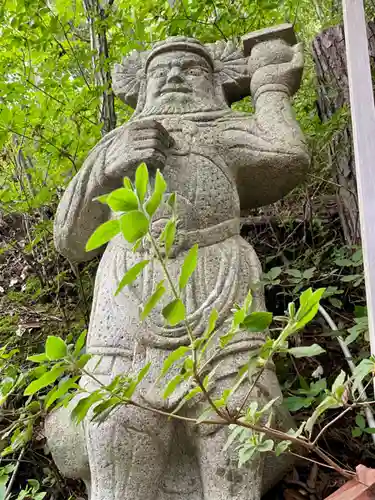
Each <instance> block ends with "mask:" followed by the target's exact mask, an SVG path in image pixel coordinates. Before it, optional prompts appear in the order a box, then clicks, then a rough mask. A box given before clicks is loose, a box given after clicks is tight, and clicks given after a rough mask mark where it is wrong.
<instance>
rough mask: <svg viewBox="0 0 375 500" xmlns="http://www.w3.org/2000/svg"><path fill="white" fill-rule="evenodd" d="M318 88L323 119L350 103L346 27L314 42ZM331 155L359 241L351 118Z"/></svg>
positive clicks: (374, 28)
mask: <svg viewBox="0 0 375 500" xmlns="http://www.w3.org/2000/svg"><path fill="white" fill-rule="evenodd" d="M368 40H369V53H370V59H371V64H372V65H373V64H374V63H375V24H374V23H372V22H370V23H368ZM312 52H313V58H314V61H315V67H316V74H317V83H318V85H317V90H318V100H317V106H318V112H319V115H320V118H321V120H322V121H323V122H325V121H327V120H329V119H330V118H332V116H333V115H334V114H335V113H336V112H338V111H340V110H341V109H342V108H343V106H345V105H349V88H348V76H347V67H346V55H345V39H344V28H343V26H341V25H340V26H333V27H331V28H328V29H326V30H324V31H323V32H322V33H320V34H319V35H318V36H317V37H316V38H315V39H314V41H313V44H312ZM330 158H331V167H332V173H333V177H334V181H335V183H336V184H337V191H336V196H337V205H338V211H339V214H340V219H341V225H342V229H343V233H344V237H345V241H346V243H347V244H348V245H354V244H358V243H360V227H359V211H358V198H357V185H356V174H355V164H354V155H353V147H352V130H351V125H350V119H348V120H347V124H346V125H345V126H344V127H342V128H341V129H340V130H339V131H338V132H337V133H336V134H335V136H334V137H333V139H332V141H331V144H330Z"/></svg>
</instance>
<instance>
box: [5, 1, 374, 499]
mask: <svg viewBox="0 0 375 500" xmlns="http://www.w3.org/2000/svg"><path fill="white" fill-rule="evenodd" d="M90 9H92V11H90ZM368 9H369V16H371V15H372V13H373V12H372V10H373V6H372V4H371V3H370V4H369V5H368ZM89 18H93V20H94V21H93V27H94V32H95V33H100V34H102V35H105V37H106V39H107V42H108V50H109V53H108V57H107V58H103V57H98V55H97V53H96V52H93V51H92V45H91V40H90V26H89ZM285 22H291V23H293V25H294V28H295V31H296V33H297V37H298V39H299V40H301V41H303V42H304V43H305V56H306V66H305V73H304V79H303V84H302V87H301V90H300V91H299V92H298V94H297V95H296V97H295V98H294V107H295V110H296V113H297V117H298V119H299V121H300V123H301V126H302V128H303V130H304V132H305V134H306V137H307V140H308V143H309V146H310V149H311V152H312V168H311V173H310V176H309V178H308V180H307V183H306V185H305V186H303V187H301V188H300V189H297V190H296V191H295V192H294V193H292V194H291V195H290V196H289V197H288V198H287V200H286V201H283V202H280V203H279V204H276V205H275V206H274V207H272V208H267V207H266V208H264V209H260V210H257V211H256V212H254V213H252V214H251V216H253V217H255V219H261V218H262V217H264V216H266V217H268V219H267V220H268V222H267V223H266V224H265V225H264V224H263V225H262V224H260V225H257V226H253V225H252V222H251V218H250V219H246V220H245V222H244V227H245V228H244V236H245V237H247V238H248V239H249V240H250V241H251V243H252V244H253V245H254V246H255V248H256V250H257V251H258V253H259V255H260V258H261V260H262V264H263V265H264V268H265V273H264V276H263V283H264V285H265V286H266V288H267V290H268V291H267V298H268V307H269V308H270V309H271V310H272V311H273V312H274V313H277V314H281V313H282V312H283V310H284V308H285V305H286V303H287V302H288V301H289V300H290V299H296V298H297V297H298V295H299V294H300V293H301V291H303V290H305V289H306V288H308V287H310V286H313V287H314V288H320V287H325V288H326V291H325V295H324V297H323V301H324V304H325V305H326V306H327V307H328V310H329V311H330V314H331V315H332V316H333V317H334V319H335V321H336V322H337V324H338V327H339V334H341V335H342V336H343V337H344V338H346V343H347V344H348V345H351V346H352V347H353V352H354V356H355V358H356V360H360V359H361V357H364V356H367V354H368V351H369V347H368V342H367V338H366V334H367V316H366V309H365V299H364V281H363V279H364V278H363V270H362V254H361V249H360V248H359V247H356V248H352V247H347V246H346V245H345V244H344V241H343V237H342V234H341V231H340V228H339V227H338V224H339V223H338V221H337V218H336V219H335V217H334V216H333V217H332V216H331V212H330V210H331V208H332V207H331V205H329V206H327V200H328V202H329V203H330V204H331V203H332V201H331V200H332V193H333V187H334V186H332V181H331V172H330V159H329V151H328V147H329V144H330V141H331V140H332V137H333V136H334V135H335V134H336V133H337V131H338V130H340V128H342V127H343V126H345V125H346V124H347V123H348V120H349V114H348V110H347V109H342V110H340V111H339V112H338V113H337V114H336V115H334V116H333V117H332V119H331V120H329V121H328V122H326V123H324V124H322V123H321V121H320V117H319V115H318V112H317V108H316V98H317V94H316V81H315V72H314V64H313V60H312V57H311V49H310V47H311V41H312V40H313V38H314V37H315V36H316V35H317V34H318V33H319V32H321V31H322V30H323V29H325V28H326V27H328V26H332V25H335V24H337V23H339V22H341V12H340V8H339V6H338V5H337V3H336V2H334V1H331V0H312V1H311V0H284V1H282V2H279V1H276V0H256V1H251V0H222V1H221V0H175V1H173V0H169V1H159V0H133V1H132V2H128V1H125V0H107V1H105V2H104V1H103V2H101V3H100V2H95V1H94V2H88V1H86V2H85V1H83V0H4V1H3V2H2V4H1V5H0V45H1V50H0V75H1V79H0V335H1V350H0V358H1V371H2V381H1V390H2V392H3V395H5V394H6V395H7V396H8V400H7V404H6V406H5V408H4V415H5V417H6V423H5V424H3V423H2V424H1V426H2V427H3V428H4V432H3V435H2V439H3V441H2V442H3V446H2V448H3V450H6V453H8V455H7V456H10V457H11V458H10V459H9V460H10V462H7V465H6V467H2V468H1V469H0V487H1V488H0V496H1V494H2V495H3V496H6V497H7V498H9V495H10V494H11V490H10V489H9V488H7V487H6V484H8V486H9V478H11V477H13V473H14V471H15V470H16V471H17V469H18V467H19V461H18V462H17V459H18V458H19V457H20V450H21V453H22V456H23V454H24V453H25V446H24V445H25V443H32V446H30V447H29V451H26V453H29V460H30V462H31V463H34V464H35V463H36V460H37V458H36V457H37V456H38V454H40V453H41V449H42V445H41V444H40V443H41V442H42V438H40V437H39V435H40V433H41V425H42V424H41V420H40V416H43V415H42V414H41V413H40V409H39V408H36V406H35V405H34V406H31V407H30V408H28V409H27V410H25V407H24V399H23V395H22V393H23V389H24V387H25V386H26V385H27V384H28V383H29V382H30V381H31V380H32V379H33V378H35V375H37V372H36V373H33V374H32V375H30V373H31V371H32V370H37V369H38V368H35V367H34V366H32V364H31V363H30V362H28V361H26V358H27V356H30V355H32V354H35V353H37V352H40V350H41V349H42V348H43V346H44V343H45V340H46V338H47V336H48V335H57V336H61V337H63V338H64V339H65V340H66V342H67V343H68V344H69V343H73V342H74V341H75V340H76V339H77V338H78V339H80V338H81V337H80V336H79V334H80V332H81V331H82V329H84V328H85V327H86V326H87V320H88V313H89V303H90V293H91V290H92V283H93V276H94V270H95V266H96V263H95V262H93V263H90V264H88V265H86V266H81V267H77V266H74V265H72V264H70V263H68V262H66V261H65V260H64V259H62V258H61V257H59V256H58V255H57V254H56V252H55V250H54V247H53V241H52V225H53V214H54V211H55V208H56V205H57V203H58V200H59V198H60V197H61V194H62V192H63V190H64V189H65V187H66V185H67V183H68V182H69V180H70V179H71V178H72V176H73V175H74V174H75V172H77V171H78V170H79V168H80V167H81V165H82V163H83V161H84V159H85V158H86V156H87V154H88V152H89V150H90V149H91V148H92V147H93V146H94V145H95V144H96V143H97V142H98V140H99V139H100V138H101V136H102V134H103V120H102V116H101V99H102V96H103V92H111V88H110V81H108V82H107V83H106V84H105V85H104V86H102V85H98V81H97V78H96V72H97V71H98V68H100V69H102V70H104V71H108V70H110V68H112V66H113V64H114V63H115V62H119V61H120V59H121V57H123V56H125V55H127V54H129V53H130V52H131V51H132V50H142V49H146V48H149V47H150V45H151V44H152V43H153V42H155V41H158V40H161V39H164V38H165V37H167V36H172V35H188V36H194V37H197V38H199V39H200V40H202V41H203V42H213V41H216V40H219V39H239V38H240V37H241V36H242V35H244V34H246V33H248V32H251V31H254V30H257V29H260V28H263V27H268V26H271V25H276V24H280V23H285ZM332 91H333V92H334V89H332ZM235 106H236V107H237V109H243V110H251V103H250V101H249V99H245V100H244V101H242V102H240V103H237V104H236V105H235ZM115 112H116V119H117V126H119V125H121V124H122V123H124V122H125V121H127V120H128V119H129V118H130V116H131V113H132V110H131V109H130V108H129V107H127V106H126V105H125V104H123V103H122V102H121V101H120V100H119V99H115ZM301 207H303V208H302V210H301ZM333 211H334V210H333ZM275 219H276V222H275ZM249 221H250V222H249ZM318 335H322V337H323V340H324V339H325V340H326V344H325V345H324V347H325V348H326V349H327V348H328V350H329V349H331V351H329V352H330V356H328V358H329V359H328V358H327V359H326V360H325V361H322V362H321V364H320V362H317V361H314V362H312V363H310V364H309V363H307V364H306V363H302V364H298V363H297V365H294V366H290V363H289V364H287V365H286V364H285V360H284V359H281V360H280V362H279V364H278V370H279V373H280V377H281V380H282V383H283V387H284V390H285V392H286V396H287V398H286V399H287V401H288V405H289V409H290V410H291V411H293V412H295V414H296V415H297V416H298V412H301V411H302V412H303V411H306V410H308V409H310V408H312V409H314V408H317V406H319V403H321V401H322V400H323V399H324V395H325V394H326V392H325V391H326V389H327V380H328V379H329V383H328V386H329V387H331V386H332V383H333V382H334V380H335V379H336V378H337V376H340V374H341V369H342V368H343V367H344V368H345V360H344V359H343V356H342V354H341V351H340V349H339V348H338V347H337V345H336V344H337V343H336V338H335V335H336V336H337V333H336V334H335V335H333V336H332V332H331V331H330V330H329V332H327V328H326V326H325V323H324V321H320V323H319V320H318V321H317V322H316V324H315V326H314V327H312V328H310V330H309V331H308V333H307V335H306V338H307V339H308V340H311V342H310V343H311V344H314V339H316V337H317V336H318ZM320 340H321V339H320ZM301 342H304V338H303V337H302V338H298V339H297V340H296V346H295V347H296V348H298V347H299V343H301ZM319 343H320V344H321V341H319ZM345 369H346V368H345ZM366 369H369V366H367V367H365V368H364V371H363V374H364V375H363V376H364V377H365V376H367V375H368V374H369V372H365V370H366ZM320 370H321V371H322V373H321V371H320ZM331 371H332V373H330V372H331ZM26 373H27V374H28V376H29V379H27V377H26V378H25V374H26ZM291 373H292V376H291ZM314 373H315V375H314V376H312V374H314ZM319 373H320V375H319ZM330 375H331V378H330ZM314 377H315V378H314ZM332 377H333V378H332ZM326 378H327V380H326ZM18 380H20V382H19V384H18V382H17V384H18V385H17V384H15V383H14V381H18ZM11 381H12V382H11ZM75 382H76V380H74V383H75ZM7 384H8V385H7ZM10 387H11V388H12V390H11V393H12V394H11V396H12V397H9V394H8V393H9V388H10ZM21 388H22V391H21ZM30 416H33V417H32V418H30ZM19 422H22V426H20V425H19ZM25 422H26V425H24V424H25ZM30 423H32V425H31V424H30ZM29 424H30V425H29ZM347 425H348V428H349V429H353V436H356V438H357V439H361V440H362V441H361V443H362V444H363V443H366V442H368V441H366V439H367V440H368V435H369V434H370V433H371V431H369V430H368V427H367V426H366V423H364V418H363V416H362V414H361V413H357V416H355V415H354V416H353V418H352V419H351V420H350V419H349V420H348V421H347ZM17 426H18V427H17ZM18 428H19V429H21V428H22V432H21V431H20V433H19V434H21V436H20V435H19V434H17V432H16V433H15V430H17V429H18ZM11 437H12V439H13V442H12V443H10V442H9V440H10V438H11ZM17 438H18V442H17V441H16V440H17ZM332 439H333V438H332ZM14 441H16V445H14ZM9 446H10V448H9ZM22 456H21V458H22ZM39 460H42V463H43V467H42V468H44V469H45V471H44V472H41V471H40V470H39V469H38V467H37V466H35V465H34V466H33V465H31V466H29V467H28V468H25V467H24V468H22V467H21V474H20V475H21V479H20V482H19V484H18V486H17V487H16V489H15V491H16V492H17V494H18V491H19V490H20V489H21V494H20V495H21V498H23V497H24V496H32V497H33V498H36V499H37V500H40V499H41V498H42V497H43V494H44V493H40V491H41V490H43V491H44V489H43V488H45V489H47V490H48V491H49V492H51V491H52V492H53V493H54V494H55V495H58V494H61V493H62V488H63V489H64V488H65V489H64V490H63V491H64V492H65V493H66V491H69V492H70V493H72V490H70V489H69V488H70V486H69V484H68V485H67V484H66V483H64V482H63V480H62V479H61V478H60V477H59V476H58V473H57V471H56V469H54V467H53V466H52V465H51V461H50V460H49V459H48V458H46V457H44V458H40V457H39ZM349 462H350V460H349ZM17 464H18V465H17ZM2 465H4V464H2ZM350 465H351V466H353V463H351V464H350ZM354 465H355V464H354ZM2 478H3V479H2ZM26 479H28V480H31V482H30V483H29V484H28V485H27V486H25V485H26V482H25V481H26ZM36 479H37V480H38V481H40V482H43V481H44V483H45V484H44V485H43V486H42V485H40V484H39V483H38V481H36ZM33 481H34V482H33ZM1 492H2V493H1ZM73 494H76V493H73ZM22 495H23V497H22ZM38 495H39V497H38ZM40 495H42V496H40Z"/></svg>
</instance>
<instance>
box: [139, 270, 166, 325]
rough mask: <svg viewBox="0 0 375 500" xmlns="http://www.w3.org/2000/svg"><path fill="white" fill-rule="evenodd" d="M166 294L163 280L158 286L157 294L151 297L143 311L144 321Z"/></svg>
mask: <svg viewBox="0 0 375 500" xmlns="http://www.w3.org/2000/svg"><path fill="white" fill-rule="evenodd" d="M165 292H166V288H165V286H164V280H163V281H161V282H160V283H159V284H158V285H157V287H156V290H155V292H154V293H153V294H152V295H151V297H150V298H149V299H148V300H147V302H146V304H145V305H144V307H143V310H142V312H141V315H140V317H141V320H142V321H143V320H144V319H145V318H147V316H148V315H149V314H150V312H151V311H152V310H153V308H154V307H155V306H156V304H157V303H158V302H159V301H160V299H161V298H162V297H163V295H164V294H165Z"/></svg>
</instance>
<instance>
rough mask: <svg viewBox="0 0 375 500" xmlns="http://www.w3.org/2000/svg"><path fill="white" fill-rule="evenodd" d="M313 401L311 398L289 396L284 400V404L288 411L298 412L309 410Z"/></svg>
mask: <svg viewBox="0 0 375 500" xmlns="http://www.w3.org/2000/svg"><path fill="white" fill-rule="evenodd" d="M313 401H314V398H313V397H308V398H302V397H300V396H290V397H289V398H286V399H285V404H286V406H287V408H288V410H289V411H298V410H300V409H301V408H309V406H311V404H312V403H313Z"/></svg>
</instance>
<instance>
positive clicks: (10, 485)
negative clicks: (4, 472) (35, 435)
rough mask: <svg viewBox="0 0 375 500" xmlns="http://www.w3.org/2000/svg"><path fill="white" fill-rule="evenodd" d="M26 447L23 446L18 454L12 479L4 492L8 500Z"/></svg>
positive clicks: (5, 499)
mask: <svg viewBox="0 0 375 500" xmlns="http://www.w3.org/2000/svg"><path fill="white" fill-rule="evenodd" d="M25 449H26V448H25V447H23V448H22V450H21V451H20V454H19V455H18V458H17V462H16V465H15V467H14V470H13V474H12V477H11V478H10V481H9V483H8V485H7V489H6V490H5V493H4V500H8V498H9V497H10V495H11V493H12V487H13V484H14V481H15V479H16V476H17V472H18V468H19V466H20V463H21V460H22V457H23V455H24V453H25Z"/></svg>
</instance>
